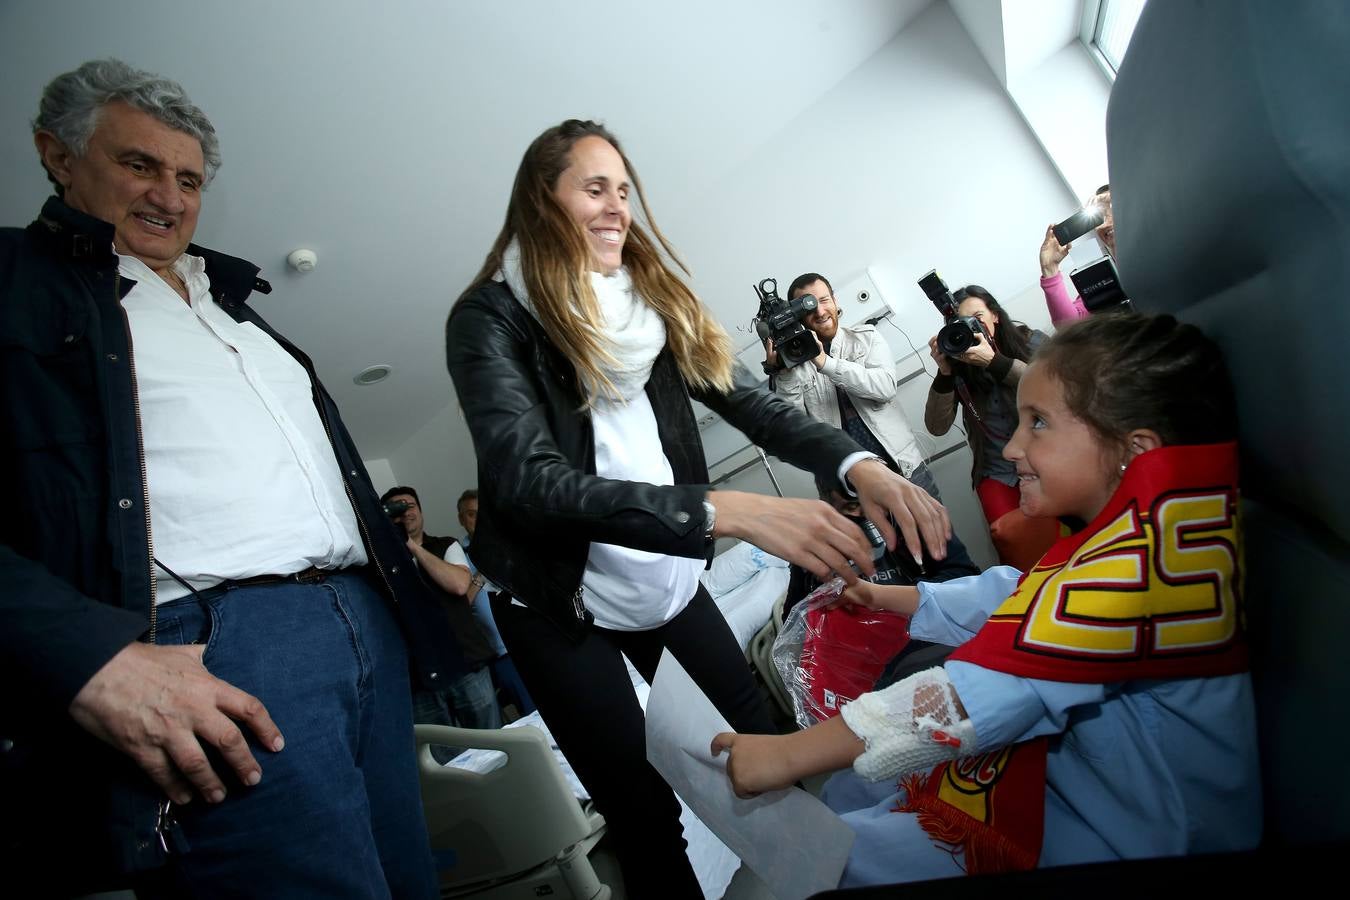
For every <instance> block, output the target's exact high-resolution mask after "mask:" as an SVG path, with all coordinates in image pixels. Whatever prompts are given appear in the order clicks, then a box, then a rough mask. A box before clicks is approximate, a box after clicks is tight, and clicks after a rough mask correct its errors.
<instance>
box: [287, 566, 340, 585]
mask: <svg viewBox="0 0 1350 900" xmlns="http://www.w3.org/2000/svg"><path fill="white" fill-rule="evenodd" d="M331 574H333V573H332V572H329V571H328V570H326V569H320V568H319V567H317V566H310V567H309V568H308V569H305V570H304V571H302V572H296V573H295V574H294V575H292V576H291V578H293V579H295V581H296V583H298V584H318V583H319V582H320V581H323V580H324V579H325V578H327V577H328V576H329V575H331Z"/></svg>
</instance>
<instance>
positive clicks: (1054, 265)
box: [1041, 225, 1073, 278]
mask: <svg viewBox="0 0 1350 900" xmlns="http://www.w3.org/2000/svg"><path fill="white" fill-rule="evenodd" d="M1072 246H1073V243H1072V242H1070V243H1067V244H1061V243H1060V242H1059V239H1058V238H1056V237H1055V226H1054V225H1047V226H1046V228H1045V240H1043V241H1041V277H1042V278H1049V277H1050V276H1052V275H1058V274H1059V264H1060V263H1062V262H1064V257H1066V256H1068V255H1069V248H1071V247H1072Z"/></svg>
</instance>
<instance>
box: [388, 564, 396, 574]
mask: <svg viewBox="0 0 1350 900" xmlns="http://www.w3.org/2000/svg"><path fill="white" fill-rule="evenodd" d="M389 571H390V572H393V573H394V574H395V575H397V574H398V566H390V567H389Z"/></svg>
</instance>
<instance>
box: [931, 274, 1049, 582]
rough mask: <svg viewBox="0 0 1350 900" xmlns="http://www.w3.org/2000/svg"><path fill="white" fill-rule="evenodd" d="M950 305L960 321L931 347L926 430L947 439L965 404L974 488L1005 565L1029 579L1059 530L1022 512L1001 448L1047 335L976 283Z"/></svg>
mask: <svg viewBox="0 0 1350 900" xmlns="http://www.w3.org/2000/svg"><path fill="white" fill-rule="evenodd" d="M943 287H944V288H945V285H944V286H943ZM951 303H952V304H953V305H954V308H955V309H954V311H955V317H954V318H952V319H951V321H950V322H949V323H948V325H947V326H946V327H944V328H943V329H942V331H941V332H939V333H938V334H936V335H934V336H933V337H932V338H931V339H930V340H929V341H928V347H929V351H930V352H931V353H932V354H933V360H934V361H935V362H936V363H937V366H938V374H937V376H936V377H935V378H934V379H933V384H932V386H931V387H930V388H929V389H928V403H927V405H926V406H925V407H924V415H923V421H924V425H925V426H927V428H928V430H929V431H930V432H931V433H932V434H935V435H942V434H946V433H947V432H948V430H950V429H951V427H952V422H953V421H955V419H956V405H957V402H958V400H959V402H960V404H961V413H962V417H963V421H964V424H965V430H966V442H967V443H968V444H969V445H970V455H971V457H972V458H973V461H972V465H971V470H970V476H971V482H972V484H973V486H974V488H975V493H976V495H977V496H978V497H979V499H980V507H981V509H983V510H984V517H985V519H986V520H987V521H988V522H989V536H990V537H991V538H992V539H993V541H994V549H995V550H996V551H997V552H998V558H999V562H1001V563H1003V564H1004V565H1008V566H1013V567H1015V568H1017V569H1018V570H1019V571H1022V572H1025V571H1027V570H1029V569H1030V568H1031V566H1032V565H1034V564H1035V562H1036V560H1038V559H1040V557H1041V556H1042V554H1044V553H1045V551H1046V550H1048V549H1049V548H1050V545H1051V544H1053V543H1054V542H1055V540H1056V538H1058V537H1059V525H1058V523H1057V522H1056V521H1055V520H1054V519H1031V518H1028V517H1027V516H1026V515H1024V514H1023V513H1022V510H1021V508H1020V505H1019V504H1020V495H1019V491H1018V482H1017V471H1016V469H1015V468H1014V466H1013V464H1012V463H1011V462H1009V461H1008V460H1006V459H1004V458H1003V448H1004V447H1005V446H1006V445H1007V443H1008V438H1009V437H1010V436H1011V435H1012V433H1013V431H1015V430H1016V428H1017V383H1018V382H1019V381H1020V380H1021V378H1022V373H1023V372H1025V371H1026V369H1027V361H1028V360H1029V359H1031V356H1032V354H1033V353H1035V351H1036V348H1037V347H1039V346H1040V344H1041V342H1042V341H1044V340H1045V335H1044V334H1043V333H1042V332H1040V331H1036V330H1034V329H1031V328H1028V327H1027V326H1026V325H1023V324H1022V323H1020V322H1014V321H1013V320H1012V319H1011V317H1009V315H1008V314H1007V312H1006V311H1004V309H1003V307H1002V306H1000V305H999V303H998V301H997V300H995V299H994V296H993V295H992V294H990V293H989V292H988V291H986V290H985V289H984V288H982V287H980V286H979V285H978V284H968V285H966V286H965V287H963V288H961V289H959V290H957V291H955V292H954V293H952V294H951Z"/></svg>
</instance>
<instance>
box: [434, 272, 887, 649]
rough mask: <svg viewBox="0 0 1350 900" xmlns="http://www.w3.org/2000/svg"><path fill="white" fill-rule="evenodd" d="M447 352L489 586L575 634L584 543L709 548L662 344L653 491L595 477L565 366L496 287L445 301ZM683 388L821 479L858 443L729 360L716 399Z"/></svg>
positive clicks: (588, 435)
mask: <svg viewBox="0 0 1350 900" xmlns="http://www.w3.org/2000/svg"><path fill="white" fill-rule="evenodd" d="M446 350H447V356H448V360H449V366H450V374H451V376H452V377H453V378H454V382H455V391H456V393H457V394H458V395H459V402H460V405H461V407H462V408H463V410H464V416H465V419H466V420H467V421H468V425H469V431H470V432H471V433H472V435H473V443H474V451H475V453H476V454H477V457H478V524H477V528H476V530H475V531H474V536H473V559H474V563H475V564H476V565H477V566H478V568H479V570H480V571H481V572H482V573H483V574H484V575H485V576H486V577H487V578H488V579H489V580H491V581H492V582H493V583H494V584H496V585H498V586H499V587H501V588H502V589H503V590H504V591H506V592H508V593H509V594H510V595H511V596H512V597H515V598H516V599H517V600H519V601H520V602H522V603H524V604H526V605H527V606H529V607H530V608H531V609H534V610H536V611H538V612H539V613H541V614H542V615H544V616H546V617H547V618H548V619H549V620H550V621H552V622H553V623H554V624H555V625H557V626H558V627H559V628H560V629H561V630H562V631H563V632H564V633H566V634H568V635H569V636H571V637H574V638H579V637H580V636H581V635H582V633H583V632H584V631H585V629H586V628H587V626H588V625H589V624H590V622H591V621H592V616H591V614H590V612H589V611H587V610H586V608H585V606H584V604H583V602H582V597H581V577H582V573H583V571H584V570H585V567H586V558H587V555H588V554H589V550H590V545H591V542H593V541H600V542H602V543H610V544H620V545H623V546H626V547H633V548H635V549H638V550H648V551H652V552H656V553H665V554H669V555H672V556H686V557H701V556H702V557H707V556H709V555H710V554H711V551H712V548H711V546H710V545H709V543H708V542H706V541H705V540H704V538H703V531H704V519H705V513H704V510H703V498H704V497H705V496H706V495H707V493H708V467H707V463H706V461H705V459H704V456H703V443H702V441H701V440H700V438H699V432H698V425H697V423H696V421H695V419H694V411H693V408H692V407H691V406H690V404H689V398H690V395H691V392H690V390H689V388H688V387H687V386H686V384H685V381H684V379H683V377H681V375H680V372H679V369H678V367H677V366H676V363H675V358H674V356H673V355H672V354H671V352H670V349H669V348H666V349H665V350H663V351H662V352H661V354H660V355H659V356H658V357H657V359H656V364H655V366H654V367H653V369H652V374H651V379H650V380H649V381H648V382H647V396H648V397H649V398H650V400H651V403H652V408H653V409H654V410H655V411H656V423H657V429H658V431H659V433H660V437H661V445H662V447H663V448H664V449H665V453H666V458H667V459H668V460H669V461H670V466H671V469H672V471H673V472H674V476H675V484H674V485H669V486H664V487H659V486H657V485H652V484H643V483H637V482H630V481H615V480H611V479H606V478H599V477H597V476H596V474H595V438H594V433H593V431H592V427H591V419H590V416H589V415H588V414H587V413H585V412H583V411H582V396H581V393H580V390H579V387H578V383H577V377H576V372H575V370H574V369H573V367H572V365H571V364H570V363H569V362H568V361H567V359H566V357H564V356H563V355H562V353H561V352H559V351H558V350H557V348H556V347H554V345H553V343H552V342H551V341H550V340H549V339H548V337H547V335H546V334H545V333H544V330H543V328H542V327H541V326H540V325H539V323H538V322H537V321H536V320H535V318H534V317H533V316H532V315H531V314H530V313H529V312H528V311H526V309H525V308H524V307H523V306H522V305H521V304H520V303H519V302H518V301H517V300H516V298H515V296H514V295H512V293H511V291H510V289H509V288H507V287H506V285H504V284H501V283H498V282H487V283H485V284H483V285H481V286H479V287H477V288H475V289H474V290H473V291H471V292H470V293H469V294H467V295H465V296H464V297H463V298H462V299H461V300H460V301H459V302H458V303H457V304H455V308H454V309H453V310H452V311H451V313H450V318H449V321H448V322H447V323H446ZM692 395H693V397H694V398H695V399H696V400H698V401H700V402H701V403H703V404H705V405H706V406H707V407H708V408H709V409H711V410H713V411H714V412H716V413H717V414H718V415H720V416H722V417H723V418H724V419H726V420H727V421H728V422H729V423H731V424H732V425H734V426H735V427H736V428H738V429H740V430H741V431H742V432H744V433H745V434H746V436H747V437H749V438H750V440H752V441H753V442H754V443H756V444H758V445H760V446H761V447H763V448H764V449H765V450H767V451H768V452H770V453H772V454H774V455H775V456H778V457H781V458H782V459H784V460H785V461H787V462H789V463H791V464H793V465H795V466H798V467H799V468H802V469H806V470H807V471H811V472H816V473H818V474H820V475H822V476H824V477H825V478H827V479H830V480H834V479H835V478H836V477H837V473H838V469H839V464H840V463H841V462H843V460H844V458H845V457H846V456H848V455H849V454H850V453H855V452H857V451H858V450H859V449H860V448H859V447H858V445H857V444H856V443H854V442H853V440H852V439H851V438H849V437H848V436H847V435H845V434H844V433H843V432H842V431H840V430H839V429H837V428H834V427H832V426H829V425H824V424H822V423H820V422H816V421H815V420H813V419H811V418H810V417H808V416H807V415H806V414H805V413H804V412H802V411H801V410H799V409H797V408H796V407H795V406H793V405H792V404H790V403H788V402H787V401H785V400H783V399H782V398H781V397H777V396H775V395H774V394H771V393H770V392H769V391H768V389H767V387H766V386H764V385H762V384H757V383H756V382H755V381H754V379H752V378H751V377H750V375H749V373H748V372H746V371H745V369H744V368H743V367H740V366H737V371H736V379H735V385H734V386H733V388H732V389H731V391H729V392H728V393H726V394H721V393H717V392H713V391H697V392H693V394H692Z"/></svg>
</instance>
